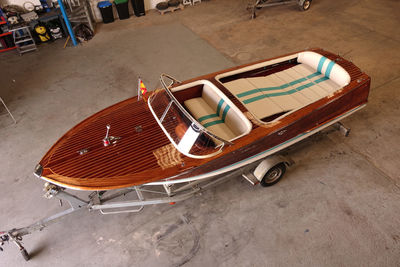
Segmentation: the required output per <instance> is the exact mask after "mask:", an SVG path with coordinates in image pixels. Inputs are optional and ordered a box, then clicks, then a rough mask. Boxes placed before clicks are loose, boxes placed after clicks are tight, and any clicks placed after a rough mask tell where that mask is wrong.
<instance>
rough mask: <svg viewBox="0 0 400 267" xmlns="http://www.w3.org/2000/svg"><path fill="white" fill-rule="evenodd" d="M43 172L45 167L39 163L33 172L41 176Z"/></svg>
mask: <svg viewBox="0 0 400 267" xmlns="http://www.w3.org/2000/svg"><path fill="white" fill-rule="evenodd" d="M42 172H43V167H42V165H40V164H37V165H36V167H35V170H34V172H33V174H34V175H35V176H36V177H38V178H40V176H42Z"/></svg>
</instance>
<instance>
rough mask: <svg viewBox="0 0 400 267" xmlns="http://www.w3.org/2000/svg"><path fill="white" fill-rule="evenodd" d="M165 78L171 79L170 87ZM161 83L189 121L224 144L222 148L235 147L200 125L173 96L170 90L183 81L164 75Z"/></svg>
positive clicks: (161, 76)
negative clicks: (226, 146)
mask: <svg viewBox="0 0 400 267" xmlns="http://www.w3.org/2000/svg"><path fill="white" fill-rule="evenodd" d="M164 77H165V78H168V79H170V80H171V81H172V82H171V84H170V85H169V86H167V85H166V83H165V81H164ZM160 82H161V85H162V86H163V87H164V90H165V91H166V92H167V94H168V95H169V97H170V98H171V99H172V101H174V103H175V105H176V106H177V107H178V108H179V109H180V111H182V113H183V114H184V115H185V116H186V117H187V118H189V120H190V121H191V122H192V123H194V124H195V125H196V126H197V127H198V128H199V129H200V130H201V131H204V132H206V133H207V134H208V135H210V136H212V137H213V138H215V139H217V140H219V141H221V142H222V144H223V145H222V146H225V145H233V143H232V142H230V141H227V140H225V139H223V138H221V137H219V136H216V135H215V134H213V133H211V132H210V131H208V130H207V128H205V127H204V126H203V125H202V124H201V123H199V122H198V121H197V120H196V119H195V118H193V117H192V115H190V113H189V112H187V110H186V109H185V108H184V107H183V106H182V105H181V103H179V101H178V100H177V99H176V98H175V96H174V95H173V94H172V92H171V90H169V88H170V87H171V86H172V85H174V84H175V82H176V83H181V81H179V80H177V79H175V78H174V77H172V76H170V75H168V74H165V73H162V74H161V75H160Z"/></svg>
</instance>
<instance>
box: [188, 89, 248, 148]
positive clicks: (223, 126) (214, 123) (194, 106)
mask: <svg viewBox="0 0 400 267" xmlns="http://www.w3.org/2000/svg"><path fill="white" fill-rule="evenodd" d="M184 104H185V106H186V108H187V109H188V110H189V111H190V113H191V114H192V116H193V117H194V118H195V119H196V120H197V121H198V122H200V123H201V124H202V125H203V126H204V128H206V129H207V130H209V131H210V132H212V133H213V134H215V135H216V136H218V137H221V138H222V139H225V140H228V141H231V140H233V139H235V138H236V137H238V136H240V135H242V134H244V133H246V132H247V131H248V127H247V126H246V125H245V124H244V123H243V121H242V119H241V118H240V117H239V116H238V114H237V113H236V112H235V111H234V110H233V109H232V108H231V107H230V106H229V105H228V104H227V103H226V102H225V100H224V99H223V98H221V97H220V96H219V95H218V94H217V93H216V92H215V91H214V90H213V89H212V88H211V87H210V86H208V85H207V84H204V86H203V91H202V96H201V97H197V98H192V99H189V100H186V101H185V102H184Z"/></svg>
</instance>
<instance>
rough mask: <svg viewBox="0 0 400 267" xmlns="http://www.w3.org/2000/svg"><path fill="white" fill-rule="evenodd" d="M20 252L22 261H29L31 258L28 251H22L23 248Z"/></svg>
mask: <svg viewBox="0 0 400 267" xmlns="http://www.w3.org/2000/svg"><path fill="white" fill-rule="evenodd" d="M20 251H21V255H22V257H24V259H25V260H26V261H29V259H30V258H31V257H30V256H29V253H28V251H26V249H24V248H23V249H21V250H20Z"/></svg>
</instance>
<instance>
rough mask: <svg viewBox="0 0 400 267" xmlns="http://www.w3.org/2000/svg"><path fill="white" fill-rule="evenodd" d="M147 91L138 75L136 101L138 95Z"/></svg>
mask: <svg viewBox="0 0 400 267" xmlns="http://www.w3.org/2000/svg"><path fill="white" fill-rule="evenodd" d="M146 93H147V89H146V86H145V85H144V83H143V81H142V79H141V78H140V77H139V81H138V101H139V99H140V95H142V96H144V95H145V94H146Z"/></svg>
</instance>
